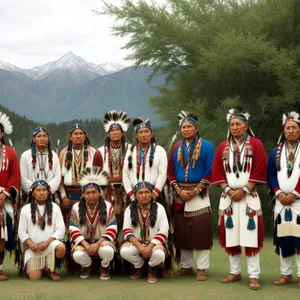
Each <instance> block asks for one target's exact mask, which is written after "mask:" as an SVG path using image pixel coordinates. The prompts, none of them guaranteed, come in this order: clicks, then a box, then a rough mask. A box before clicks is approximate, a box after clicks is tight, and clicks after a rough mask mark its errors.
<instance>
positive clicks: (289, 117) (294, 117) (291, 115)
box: [277, 111, 300, 145]
mask: <svg viewBox="0 0 300 300" xmlns="http://www.w3.org/2000/svg"><path fill="white" fill-rule="evenodd" d="M289 121H294V122H297V123H298V124H299V126H300V116H299V114H298V113H297V112H295V111H290V112H285V113H283V115H282V126H283V127H284V126H285V124H286V123H287V122H289ZM283 140H284V134H283V131H282V132H281V134H280V136H279V138H278V141H277V145H279V144H280V143H281V142H283Z"/></svg>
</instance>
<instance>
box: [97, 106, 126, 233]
mask: <svg viewBox="0 0 300 300" xmlns="http://www.w3.org/2000/svg"><path fill="white" fill-rule="evenodd" d="M103 123H104V129H105V131H106V132H107V137H106V139H105V144H104V145H103V146H102V147H100V148H99V149H98V150H96V152H95V155H94V160H93V166H95V167H100V168H102V169H103V170H105V171H106V172H107V173H108V175H109V181H110V183H109V184H108V185H107V187H106V189H105V195H106V200H108V201H109V202H110V203H112V204H113V206H114V211H115V214H116V218H117V221H118V228H119V229H120V230H121V229H122V226H123V216H124V211H125V208H126V207H127V202H128V199H127V194H126V192H125V190H124V187H123V182H122V173H123V166H124V158H125V154H126V151H127V148H128V144H127V143H126V142H125V133H126V131H127V130H128V127H129V124H130V119H128V118H127V115H126V113H125V112H122V111H120V112H117V111H115V110H113V111H109V112H108V113H106V114H105V116H104V122H103Z"/></svg>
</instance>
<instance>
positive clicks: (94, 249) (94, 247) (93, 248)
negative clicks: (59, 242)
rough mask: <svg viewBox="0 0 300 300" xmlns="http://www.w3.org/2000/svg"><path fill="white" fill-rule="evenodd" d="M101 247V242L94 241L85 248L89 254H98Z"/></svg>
mask: <svg viewBox="0 0 300 300" xmlns="http://www.w3.org/2000/svg"><path fill="white" fill-rule="evenodd" d="M99 247H100V246H99V244H97V243H94V244H91V245H89V246H88V247H87V248H85V251H86V253H87V254H88V255H89V256H92V255H96V254H97V253H98V249H99Z"/></svg>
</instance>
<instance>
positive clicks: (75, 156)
mask: <svg viewBox="0 0 300 300" xmlns="http://www.w3.org/2000/svg"><path fill="white" fill-rule="evenodd" d="M94 153H95V149H94V148H92V147H91V146H90V141H89V139H88V137H87V134H86V130H85V128H84V127H83V126H82V125H80V124H77V123H76V124H74V125H72V126H71V128H70V130H69V142H68V146H67V147H65V148H64V149H63V150H62V151H61V153H60V155H59V162H60V166H61V175H62V180H61V184H60V189H59V190H60V195H61V199H62V212H63V216H64V219H65V224H66V226H67V225H68V224H69V218H70V213H71V209H72V206H73V205H74V204H75V203H77V202H78V201H79V199H80V198H81V193H82V192H81V187H80V184H79V183H78V181H77V180H78V178H79V175H80V173H81V172H82V171H83V170H84V169H85V168H86V167H91V166H92V164H93V158H94Z"/></svg>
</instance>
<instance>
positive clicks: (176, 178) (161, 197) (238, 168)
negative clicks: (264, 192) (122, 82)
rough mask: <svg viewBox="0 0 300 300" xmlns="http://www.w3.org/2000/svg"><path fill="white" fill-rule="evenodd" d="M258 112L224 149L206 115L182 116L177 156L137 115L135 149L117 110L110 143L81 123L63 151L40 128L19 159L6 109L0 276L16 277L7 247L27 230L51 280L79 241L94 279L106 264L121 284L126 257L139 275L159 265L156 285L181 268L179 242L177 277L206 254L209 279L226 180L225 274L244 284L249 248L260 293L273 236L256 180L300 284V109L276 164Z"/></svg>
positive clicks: (32, 257)
mask: <svg viewBox="0 0 300 300" xmlns="http://www.w3.org/2000/svg"><path fill="white" fill-rule="evenodd" d="M249 117H250V115H249V113H247V112H243V111H241V110H240V109H231V110H230V111H229V112H228V114H227V122H228V125H229V127H228V136H227V139H226V140H225V141H223V142H222V143H221V144H220V145H219V146H218V148H217V151H216V153H215V151H214V148H213V146H212V144H211V143H210V142H209V141H207V140H205V139H203V138H202V137H201V136H200V134H199V130H198V125H197V121H198V118H197V116H196V115H194V114H192V113H190V112H186V111H181V112H180V114H179V129H178V132H177V133H176V135H175V136H174V139H175V140H176V139H177V138H178V137H179V136H180V135H181V138H180V139H179V141H178V142H177V143H176V144H175V145H172V147H170V149H171V152H170V155H169V158H168V156H167V153H166V151H165V150H164V148H163V147H161V146H160V145H158V144H156V142H155V138H154V135H153V131H152V126H151V123H150V121H149V120H145V121H144V120H143V119H141V118H138V119H135V120H134V121H133V128H134V140H133V141H132V143H131V144H128V143H127V142H126V132H127V130H128V128H129V125H130V120H129V119H128V118H127V115H126V113H124V112H117V111H110V112H108V113H107V114H105V116H104V122H103V124H104V128H105V131H106V133H107V137H106V140H105V144H104V145H103V146H102V147H100V148H99V149H97V150H96V149H94V148H93V147H91V145H90V142H89V139H88V136H87V132H86V129H85V128H84V126H82V125H81V124H74V125H73V126H72V127H71V128H70V131H69V140H68V146H67V147H66V148H64V149H63V150H62V151H61V153H60V155H59V157H58V156H57V154H56V153H55V152H54V151H52V149H51V143H50V136H49V133H48V131H47V130H46V129H45V128H43V127H38V128H36V129H35V130H34V131H33V134H32V143H31V149H29V150H27V151H25V152H24V153H23V154H22V155H21V159H20V164H19V162H18V158H17V155H16V153H15V151H14V149H13V148H12V147H9V146H7V145H6V144H5V141H4V135H5V134H10V133H11V132H12V125H11V123H10V121H9V118H8V117H7V116H6V115H5V114H3V113H0V130H1V144H0V281H2V280H6V279H7V278H8V277H7V275H6V274H5V273H4V271H3V269H2V264H3V259H4V250H5V249H7V250H8V251H12V250H13V248H14V245H15V243H14V236H15V231H17V232H18V237H19V240H20V241H21V242H22V243H23V244H24V247H23V249H22V252H23V253H22V255H21V256H22V257H23V268H24V270H25V271H26V273H27V275H28V277H29V278H30V279H32V280H36V279H39V278H41V277H42V275H43V273H44V270H46V271H47V274H48V277H49V278H50V279H52V280H54V281H58V280H60V279H61V278H60V276H59V275H58V274H57V273H56V272H55V268H56V267H57V266H59V265H61V261H62V258H64V257H65V255H66V253H67V252H68V251H67V250H66V245H65V243H62V241H63V240H64V237H65V236H68V240H69V241H70V244H71V251H70V253H68V254H67V255H69V256H70V257H69V258H70V260H71V261H72V262H73V263H76V264H77V265H79V266H81V272H80V277H81V278H88V277H89V276H90V274H91V272H92V270H93V269H94V267H95V265H96V263H97V260H100V261H101V263H100V274H101V275H100V278H101V279H103V280H107V279H109V278H110V269H111V268H112V262H113V260H114V259H116V257H118V255H119V256H120V257H121V259H123V260H126V261H128V262H130V263H131V264H132V265H133V267H134V272H133V274H132V275H131V277H130V278H131V279H138V278H140V277H142V276H143V274H144V273H145V272H146V271H147V277H148V282H149V283H154V282H156V281H157V275H156V270H157V269H159V268H161V269H163V270H164V271H166V270H171V268H172V262H171V259H170V258H172V257H173V251H172V249H173V247H174V248H176V258H177V259H178V260H179V261H180V268H179V270H177V271H176V272H175V273H174V274H173V275H174V276H185V275H192V274H193V253H194V251H196V255H197V273H196V279H197V280H199V281H204V280H206V279H207V274H206V270H207V269H208V268H209V261H210V260H209V253H210V250H211V248H212V244H213V242H212V241H213V235H212V209H211V203H210V195H209V186H211V185H219V186H220V188H221V190H222V192H221V197H220V202H219V223H218V224H219V236H220V244H221V246H222V247H224V249H225V252H226V253H227V254H228V255H229V261H230V271H229V275H228V276H226V277H224V278H223V279H222V280H221V281H222V283H224V284H227V283H231V282H235V281H238V280H241V247H243V248H244V249H245V255H246V257H247V266H248V268H247V271H248V274H249V277H250V283H249V288H250V289H259V288H260V283H259V274H260V258H259V252H260V250H261V249H262V247H263V239H264V235H263V215H262V207H261V201H260V198H259V195H258V193H257V189H256V185H259V184H266V183H267V181H268V184H269V186H270V188H271V190H272V192H273V193H274V198H273V199H274V236H275V245H276V252H277V254H279V255H280V269H281V276H280V277H279V278H278V279H276V280H275V281H274V283H275V284H276V285H282V284H286V283H289V282H292V281H293V277H292V256H293V255H294V254H296V263H297V276H298V287H299V288H300V179H299V178H300V155H299V151H300V145H299V140H300V118H299V114H298V113H296V112H288V113H285V114H284V115H283V120H282V128H283V131H282V134H281V135H280V139H279V141H278V145H277V146H276V147H275V148H274V149H273V150H272V151H271V153H270V155H269V161H267V157H266V153H265V150H264V147H263V144H262V143H261V141H260V140H258V139H257V138H255V137H254V134H253V132H252V130H251V128H250V125H249ZM20 191H22V197H20ZM20 199H22V200H20ZM17 228H18V229H17ZM171 241H172V243H171ZM174 256H175V255H174ZM146 266H147V268H146Z"/></svg>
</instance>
